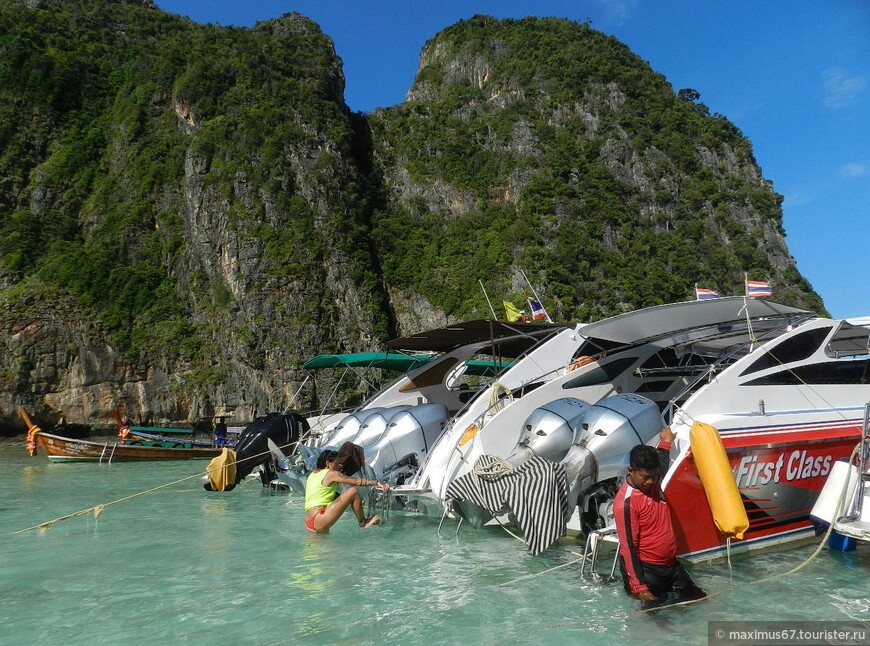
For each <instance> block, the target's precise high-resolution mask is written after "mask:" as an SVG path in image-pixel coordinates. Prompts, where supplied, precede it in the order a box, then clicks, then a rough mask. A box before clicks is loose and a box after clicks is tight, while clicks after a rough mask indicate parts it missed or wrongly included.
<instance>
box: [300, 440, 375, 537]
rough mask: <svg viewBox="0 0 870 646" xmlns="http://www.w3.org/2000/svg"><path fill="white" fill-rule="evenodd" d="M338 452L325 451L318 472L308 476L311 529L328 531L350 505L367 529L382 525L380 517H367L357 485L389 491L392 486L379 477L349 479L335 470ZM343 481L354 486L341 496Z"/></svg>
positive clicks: (307, 508)
mask: <svg viewBox="0 0 870 646" xmlns="http://www.w3.org/2000/svg"><path fill="white" fill-rule="evenodd" d="M336 455H337V452H336V451H329V450H326V451H324V452H323V453H321V454H320V455H319V456H318V458H317V465H316V469H315V471H314V472H313V473H311V475H309V476H308V480H307V481H306V483H305V527H306V528H307V529H308V531H310V532H316V533H318V534H327V533H329V528H330V527H332V526H333V525H335V523H336V522H337V521H338V519H339V518H341V515H342V514H343V513H344V512H345V510H346V509H347V508H348V507H351V508H352V509H353V513H354V515H355V516H356V519H357V521H358V522H359V526H360V527H362V528H363V529H366V528H368V527H371V526H373V525H378V524H380V522H381V517H380V516H369V517H368V518H366V516H365V512H364V511H363V502H362V498H360V495H359V491H357V487H363V486H372V487H378V488H379V489H381V490H382V491H384V492H386V491H389V486H387V485H386V484H381V483H380V482H378V481H377V480H366V479H365V478H349V477H347V476H346V475H344V474H343V473H341V472H340V471H337V470H335V469H333V466H335V457H336ZM339 483H342V484H349V485H354V486H352V487H350V489H347V490H346V491H344V492H342V493H341V495H339V494H338V484H339Z"/></svg>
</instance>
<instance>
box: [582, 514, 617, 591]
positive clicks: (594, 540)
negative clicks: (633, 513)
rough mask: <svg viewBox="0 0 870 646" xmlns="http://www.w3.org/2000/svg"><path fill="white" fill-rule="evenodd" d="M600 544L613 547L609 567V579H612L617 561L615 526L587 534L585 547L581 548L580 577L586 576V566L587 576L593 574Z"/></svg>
mask: <svg viewBox="0 0 870 646" xmlns="http://www.w3.org/2000/svg"><path fill="white" fill-rule="evenodd" d="M602 543H610V544H611V545H612V546H613V562H612V563H611V565H610V578H611V579H613V577H614V575H615V573H616V563H617V561H618V560H619V536H617V534H616V526H615V525H610V526H609V527H602V528H601V529H596V530H595V531H592V532H589V535H588V536H587V537H586V547H584V548H583V560H582V561H581V562H580V575H581V576H584V575H586V574H587V572H586V570H587V566H588V570H589V571H588V576H591V575H593V574H595V566H596V564H597V563H598V558H599V554H600V549H601V544H602Z"/></svg>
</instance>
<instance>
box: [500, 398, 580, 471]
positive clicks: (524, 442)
mask: <svg viewBox="0 0 870 646" xmlns="http://www.w3.org/2000/svg"><path fill="white" fill-rule="evenodd" d="M588 409H589V404H588V403H587V402H585V401H583V400H580V399H575V398H574V397H563V398H562V399H557V400H555V401H551V402H548V403H546V404H544V405H543V406H541V407H540V408H536V409H535V410H533V411H532V414H531V415H529V417H528V419H527V420H526V423H525V424H523V432H522V433H521V434H520V439H519V442H517V445H516V446H515V447H514V449H513V451H511V454H510V455H509V456H508V457H507V461H508V462H510V463H511V464H513V465H514V466H519V465H521V464H523V463H524V462H526V461H527V460H528V459H529V458H531V457H532V456H535V455H536V456H538V457H541V458H547V459H548V460H552V461H553V462H561V461H562V459H563V458H564V457H565V455H566V454H567V453H568V449H570V448H571V444H573V442H574V438H575V436H576V431H577V429H578V428H579V424H578V421H579V420H580V418H581V417H582V416H583V414H584V413H585V412H586V411H587V410H588Z"/></svg>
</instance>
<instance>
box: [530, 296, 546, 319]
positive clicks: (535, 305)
mask: <svg viewBox="0 0 870 646" xmlns="http://www.w3.org/2000/svg"><path fill="white" fill-rule="evenodd" d="M526 300H527V301H529V309H530V311H531V312H532V320H533V321H543V320H546V318H547V312H546V311H545V310H544V306H543V305H541V304H540V303H539V302H538V301H536V300H535V299H534V298H532V297H531V296H526Z"/></svg>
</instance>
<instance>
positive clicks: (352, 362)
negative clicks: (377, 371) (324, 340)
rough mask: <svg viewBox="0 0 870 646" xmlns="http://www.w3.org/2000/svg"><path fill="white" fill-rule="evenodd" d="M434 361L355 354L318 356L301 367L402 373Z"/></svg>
mask: <svg viewBox="0 0 870 646" xmlns="http://www.w3.org/2000/svg"><path fill="white" fill-rule="evenodd" d="M433 359H435V357H434V356H425V355H418V356H410V355H407V354H400V353H398V352H355V353H351V354H319V355H317V356H316V357H314V358H312V359H309V360H308V361H306V362H305V363H304V364H302V367H303V368H304V369H305V370H318V369H320V368H339V367H346V368H384V369H386V370H401V371H402V372H405V371H408V370H411V369H412V368H416V367H417V366H420V365H423V364H424V363H427V362H429V361H432V360H433Z"/></svg>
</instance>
